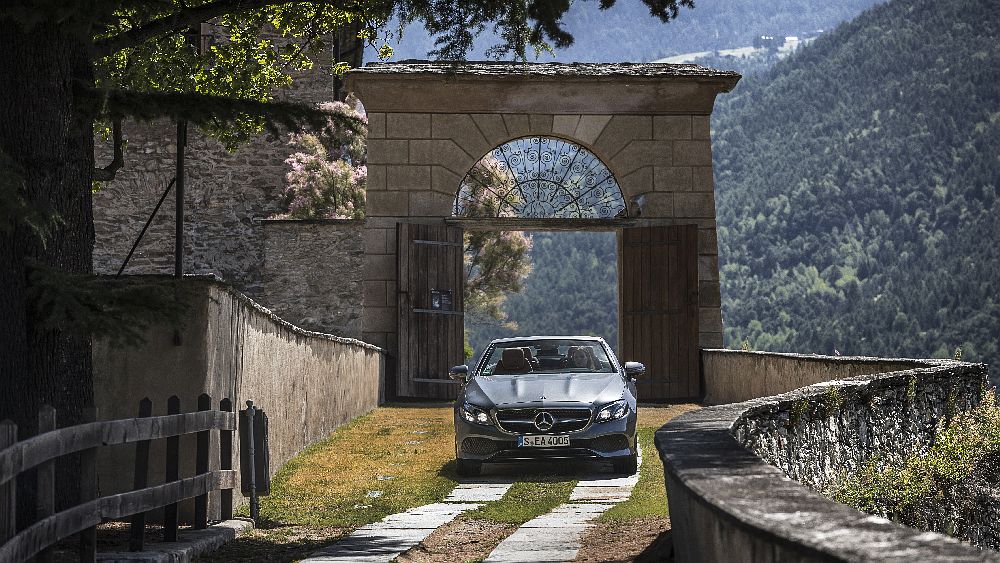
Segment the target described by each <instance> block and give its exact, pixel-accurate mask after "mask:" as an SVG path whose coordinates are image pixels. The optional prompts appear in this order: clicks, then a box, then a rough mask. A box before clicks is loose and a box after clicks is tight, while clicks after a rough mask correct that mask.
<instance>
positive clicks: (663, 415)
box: [598, 405, 698, 522]
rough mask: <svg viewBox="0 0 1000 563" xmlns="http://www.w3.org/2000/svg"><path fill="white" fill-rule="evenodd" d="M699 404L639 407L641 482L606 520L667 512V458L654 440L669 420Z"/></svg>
mask: <svg viewBox="0 0 1000 563" xmlns="http://www.w3.org/2000/svg"><path fill="white" fill-rule="evenodd" d="M696 408H698V406H697V405H671V406H667V407H639V447H641V448H642V465H641V466H639V482H638V483H637V484H636V486H635V488H634V489H632V496H630V497H629V499H628V500H627V501H625V502H623V503H619V504H617V505H615V506H614V507H612V508H611V509H610V510H608V511H607V512H605V513H604V514H602V515H601V516H600V517H599V519H598V520H599V521H602V522H624V521H629V520H635V519H639V518H648V517H651V516H660V517H666V516H667V490H666V485H665V484H664V480H663V462H662V461H660V455H659V453H658V452H657V451H656V446H655V445H654V444H653V436H654V435H655V434H656V431H657V430H658V429H659V428H660V427H661V426H663V425H664V424H665V423H666V422H667V421H668V420H670V419H671V418H674V417H675V416H678V415H680V414H683V413H685V412H687V411H690V410H694V409H696Z"/></svg>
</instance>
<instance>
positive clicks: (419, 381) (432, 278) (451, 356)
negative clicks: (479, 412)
mask: <svg viewBox="0 0 1000 563" xmlns="http://www.w3.org/2000/svg"><path fill="white" fill-rule="evenodd" d="M396 234H397V241H398V243H399V245H398V246H397V247H396V248H397V249H398V257H399V261H398V265H399V271H398V277H397V280H399V293H398V305H399V313H398V315H399V348H398V350H399V356H398V358H397V363H396V367H397V370H396V395H398V396H400V397H422V398H430V399H454V398H455V397H456V396H457V394H458V385H457V384H456V383H455V382H453V381H452V380H451V379H449V378H448V368H450V367H452V366H454V365H458V364H461V363H463V361H464V353H465V348H464V343H465V317H464V313H463V311H464V310H465V308H464V306H465V304H464V302H463V299H462V292H463V290H464V288H465V271H464V268H463V267H462V255H463V251H464V247H463V244H462V229H461V228H460V227H448V226H443V225H440V226H439V225H415V224H410V223H399V224H398V225H397V231H396Z"/></svg>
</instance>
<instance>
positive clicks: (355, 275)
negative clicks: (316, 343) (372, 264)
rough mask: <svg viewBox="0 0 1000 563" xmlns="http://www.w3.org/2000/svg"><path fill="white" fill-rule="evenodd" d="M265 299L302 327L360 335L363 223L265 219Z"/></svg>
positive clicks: (337, 220)
mask: <svg viewBox="0 0 1000 563" xmlns="http://www.w3.org/2000/svg"><path fill="white" fill-rule="evenodd" d="M263 228H264V272H263V274H264V275H263V278H264V302H265V303H266V304H267V307H268V308H269V309H271V311H273V312H274V313H275V314H277V315H278V316H279V317H281V318H282V319H285V320H286V321H288V322H290V323H292V324H294V325H296V326H298V327H301V328H304V329H306V330H312V331H316V332H323V333H326V334H336V335H337V336H343V337H347V338H358V339H360V338H361V317H362V307H363V306H364V305H363V303H362V297H363V291H362V283H361V282H362V276H363V270H364V258H365V249H364V243H363V240H362V236H361V233H362V230H363V223H362V222H361V221H349V220H339V219H326V220H315V221H299V220H266V221H264V224H263Z"/></svg>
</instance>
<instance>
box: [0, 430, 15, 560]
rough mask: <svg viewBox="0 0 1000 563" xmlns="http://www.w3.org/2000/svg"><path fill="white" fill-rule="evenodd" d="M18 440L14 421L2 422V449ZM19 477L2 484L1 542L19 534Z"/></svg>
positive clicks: (0, 510) (0, 440)
mask: <svg viewBox="0 0 1000 563" xmlns="http://www.w3.org/2000/svg"><path fill="white" fill-rule="evenodd" d="M15 442H17V425H16V424H14V422H13V421H10V420H5V421H3V422H0V450H3V449H5V448H8V447H10V446H13V445H14V443H15ZM15 491H17V478H16V477H15V478H14V479H11V480H10V481H7V482H6V483H4V484H3V485H0V544H4V543H6V542H7V540H9V539H10V538H12V537H14V535H15V534H17V497H16V496H15Z"/></svg>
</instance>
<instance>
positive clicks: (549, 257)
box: [467, 232, 618, 353]
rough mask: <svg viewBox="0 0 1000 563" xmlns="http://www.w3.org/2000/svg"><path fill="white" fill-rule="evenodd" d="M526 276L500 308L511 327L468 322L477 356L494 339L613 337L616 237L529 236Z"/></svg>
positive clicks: (615, 327) (584, 234)
mask: <svg viewBox="0 0 1000 563" xmlns="http://www.w3.org/2000/svg"><path fill="white" fill-rule="evenodd" d="M528 258H529V263H530V265H531V273H530V274H528V276H527V278H526V279H525V280H524V289H523V291H521V292H520V293H516V294H511V295H509V296H508V297H507V300H506V302H505V303H504V304H503V311H504V312H505V313H506V315H507V318H508V319H510V320H511V321H513V322H514V323H516V325H517V326H516V328H512V327H509V326H508V327H504V326H498V323H484V322H477V319H475V318H470V319H468V320H467V326H468V328H469V342H470V344H471V345H472V347H473V348H474V349H475V350H476V352H477V353H478V352H481V351H483V350H484V349H485V346H486V345H487V344H488V343H489V342H490V340H492V339H494V338H502V337H506V336H514V335H540V334H545V335H559V334H588V335H597V336H603V337H604V338H605V339H606V340H607V341H608V343H610V344H611V346H616V343H617V339H618V305H617V304H618V294H617V277H616V276H617V273H616V272H617V262H616V259H615V235H614V234H613V233H588V232H580V233H574V232H533V233H531V250H530V254H529V256H528Z"/></svg>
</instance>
